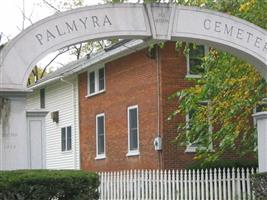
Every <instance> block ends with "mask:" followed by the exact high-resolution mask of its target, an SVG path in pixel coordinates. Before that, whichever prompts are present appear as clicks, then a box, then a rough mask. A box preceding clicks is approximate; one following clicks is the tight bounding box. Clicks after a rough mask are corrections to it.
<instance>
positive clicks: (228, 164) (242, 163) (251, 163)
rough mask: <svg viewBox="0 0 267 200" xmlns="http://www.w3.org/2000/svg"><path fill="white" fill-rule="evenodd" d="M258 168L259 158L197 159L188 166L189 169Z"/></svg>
mask: <svg viewBox="0 0 267 200" xmlns="http://www.w3.org/2000/svg"><path fill="white" fill-rule="evenodd" d="M233 167H234V168H238V167H239V168H247V167H248V168H257V167H258V161H257V160H216V161H214V162H203V161H197V162H194V163H192V164H191V165H188V166H187V169H210V168H233Z"/></svg>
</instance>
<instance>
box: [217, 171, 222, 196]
mask: <svg viewBox="0 0 267 200" xmlns="http://www.w3.org/2000/svg"><path fill="white" fill-rule="evenodd" d="M218 186H219V191H218V199H219V200H222V199H223V197H222V171H221V168H219V170H218Z"/></svg>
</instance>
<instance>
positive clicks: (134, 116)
mask: <svg viewBox="0 0 267 200" xmlns="http://www.w3.org/2000/svg"><path fill="white" fill-rule="evenodd" d="M132 128H137V109H136V108H135V109H131V110H130V129H132Z"/></svg>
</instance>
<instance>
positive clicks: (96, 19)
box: [92, 16, 100, 27]
mask: <svg viewBox="0 0 267 200" xmlns="http://www.w3.org/2000/svg"><path fill="white" fill-rule="evenodd" d="M92 21H93V24H94V27H96V26H97V27H100V25H99V23H98V17H97V16H92Z"/></svg>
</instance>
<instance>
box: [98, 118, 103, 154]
mask: <svg viewBox="0 0 267 200" xmlns="http://www.w3.org/2000/svg"><path fill="white" fill-rule="evenodd" d="M97 131H98V132H97V143H98V144H97V145H98V146H97V147H98V149H97V153H98V155H99V154H104V153H105V148H104V142H105V141H104V139H105V136H104V134H105V133H104V116H100V117H98V118H97Z"/></svg>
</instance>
